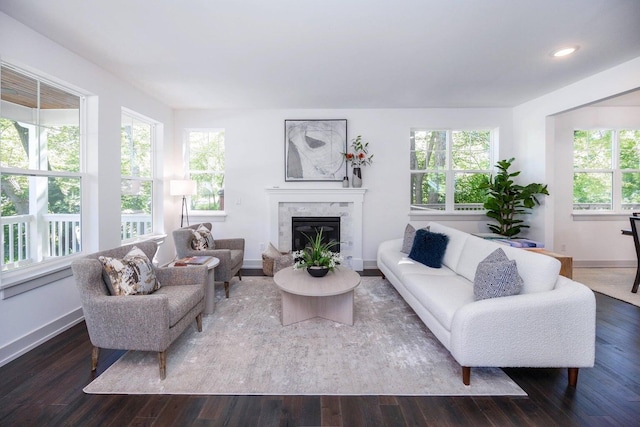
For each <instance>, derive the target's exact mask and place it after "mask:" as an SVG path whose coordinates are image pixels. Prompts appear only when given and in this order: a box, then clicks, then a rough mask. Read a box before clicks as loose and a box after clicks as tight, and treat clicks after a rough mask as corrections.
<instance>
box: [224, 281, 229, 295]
mask: <svg viewBox="0 0 640 427" xmlns="http://www.w3.org/2000/svg"><path fill="white" fill-rule="evenodd" d="M224 294H225V296H226V297H227V298H229V282H224Z"/></svg>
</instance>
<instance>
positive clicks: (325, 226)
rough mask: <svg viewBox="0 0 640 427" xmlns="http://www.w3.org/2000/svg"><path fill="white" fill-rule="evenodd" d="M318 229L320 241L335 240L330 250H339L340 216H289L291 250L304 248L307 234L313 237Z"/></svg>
mask: <svg viewBox="0 0 640 427" xmlns="http://www.w3.org/2000/svg"><path fill="white" fill-rule="evenodd" d="M320 230H322V241H323V242H325V243H327V242H336V245H335V246H334V247H333V248H332V251H334V252H340V217H337V216H320V217H317V216H314V217H302V216H298V217H293V218H291V236H292V240H291V248H292V250H294V251H298V250H300V249H304V247H305V246H306V245H307V242H308V241H309V240H308V239H307V236H309V237H310V238H311V239H313V238H315V236H316V235H317V234H318V232H319V231H320Z"/></svg>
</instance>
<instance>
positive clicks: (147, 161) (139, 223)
mask: <svg viewBox="0 0 640 427" xmlns="http://www.w3.org/2000/svg"><path fill="white" fill-rule="evenodd" d="M155 128H156V125H155V123H154V122H153V121H151V120H149V119H146V118H144V117H141V116H139V115H137V114H135V113H133V112H131V111H123V113H122V129H121V130H122V132H121V149H120V173H121V179H122V181H121V192H120V202H121V212H122V219H121V237H122V240H123V241H126V240H131V239H134V238H137V237H140V236H144V235H147V234H151V233H152V232H153V178H154V164H153V158H154V156H153V153H154V145H155V134H156V133H155Z"/></svg>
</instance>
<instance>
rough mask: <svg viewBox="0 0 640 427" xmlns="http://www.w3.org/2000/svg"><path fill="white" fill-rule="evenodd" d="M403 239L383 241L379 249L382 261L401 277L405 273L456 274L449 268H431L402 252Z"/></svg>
mask: <svg viewBox="0 0 640 427" xmlns="http://www.w3.org/2000/svg"><path fill="white" fill-rule="evenodd" d="M401 245H402V239H399V240H393V241H387V242H383V243H382V244H381V245H380V248H381V250H379V257H380V261H381V262H382V263H383V264H384V265H386V266H387V267H388V268H390V269H391V270H392V271H393V273H394V274H396V275H397V276H398V277H399V278H401V279H402V278H403V277H404V275H405V274H423V275H433V276H455V275H456V273H455V272H453V271H451V269H449V268H431V267H427V266H426V265H424V264H421V263H419V262H418V261H414V260H412V259H411V258H409V257H408V256H407V254H404V253H402V252H400V249H399V248H400V247H401Z"/></svg>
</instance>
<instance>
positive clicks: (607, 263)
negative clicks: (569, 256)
mask: <svg viewBox="0 0 640 427" xmlns="http://www.w3.org/2000/svg"><path fill="white" fill-rule="evenodd" d="M637 265H638V263H637V262H636V261H624V260H621V261H615V260H604V261H601V260H586V261H585V260H582V261H576V260H575V259H574V260H573V268H580V267H583V268H636V266H637Z"/></svg>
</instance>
